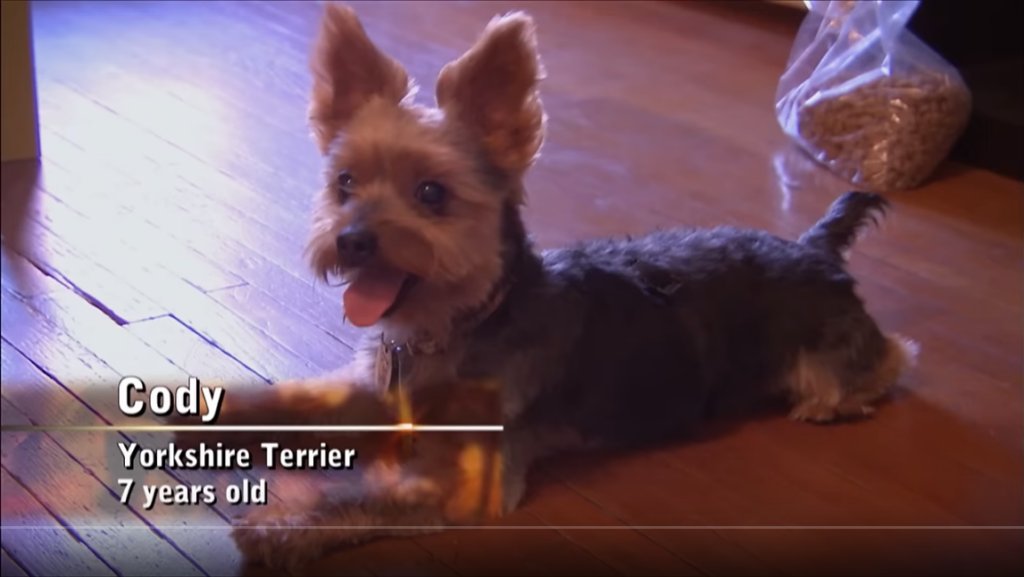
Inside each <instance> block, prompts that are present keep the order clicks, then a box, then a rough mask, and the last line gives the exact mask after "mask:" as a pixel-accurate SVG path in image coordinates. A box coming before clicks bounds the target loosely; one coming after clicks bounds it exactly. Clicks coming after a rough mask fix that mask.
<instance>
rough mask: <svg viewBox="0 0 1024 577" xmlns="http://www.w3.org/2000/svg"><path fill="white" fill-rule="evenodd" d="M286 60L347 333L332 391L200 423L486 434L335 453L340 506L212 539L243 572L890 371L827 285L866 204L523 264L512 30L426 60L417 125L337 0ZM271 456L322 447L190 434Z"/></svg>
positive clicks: (822, 406)
mask: <svg viewBox="0 0 1024 577" xmlns="http://www.w3.org/2000/svg"><path fill="white" fill-rule="evenodd" d="M311 66H312V72H313V79H314V84H313V90H312V103H311V108H310V121H311V124H312V127H313V130H314V133H315V137H316V141H317V143H318V145H319V148H320V151H321V152H322V153H323V155H324V157H325V159H326V166H327V170H326V177H325V186H324V188H323V191H322V192H321V193H320V195H319V198H318V205H317V208H316V210H315V212H314V215H313V235H312V240H311V242H310V245H309V256H310V259H311V263H312V267H313V268H314V270H315V271H316V272H317V273H318V274H319V275H320V276H322V277H323V278H325V279H328V278H331V277H335V278H338V279H340V280H342V281H343V282H345V283H347V289H346V291H345V295H344V312H345V315H346V316H347V318H348V320H349V321H350V322H352V323H353V324H355V325H357V326H360V327H366V328H367V329H369V330H368V331H367V332H368V338H367V341H366V345H365V346H364V347H362V348H361V349H360V350H359V351H358V352H357V354H356V358H355V360H354V362H353V363H352V364H351V365H350V366H348V367H346V368H345V369H344V370H342V371H341V372H339V373H338V374H334V375H329V376H326V377H323V378H322V379H317V380H315V381H301V382H288V383H280V384H277V385H275V386H273V387H267V388H266V389H265V390H263V391H260V392H255V393H243V392H240V391H239V392H234V393H229V394H228V395H227V398H226V401H225V405H224V412H223V413H222V415H221V417H220V420H219V421H218V423H219V424H244V423H253V424H256V423H258V424H263V425H268V424H328V423H344V424H350V425H357V424H381V423H396V422H398V420H399V419H400V418H401V419H402V420H403V422H405V420H406V419H412V420H413V422H416V423H423V424H465V425H473V424H497V423H500V424H503V425H504V427H505V428H504V431H503V432H455V433H444V432H441V433H437V432H424V433H418V434H417V435H416V439H415V445H414V447H413V452H412V453H411V454H409V453H403V451H401V450H400V449H401V447H400V443H399V441H401V439H400V438H396V435H392V434H381V433H363V434H351V435H350V436H345V437H338V440H339V442H344V443H346V447H356V448H358V450H359V457H358V459H359V465H358V466H357V471H358V472H351V471H350V472H348V475H349V476H350V477H353V476H354V477H357V478H358V479H359V484H360V485H361V487H360V488H359V490H358V491H357V490H356V489H354V488H353V487H351V486H350V483H343V482H340V481H328V480H326V479H328V478H327V477H322V478H321V477H317V479H318V480H316V481H309V482H310V483H313V485H309V484H307V485H304V488H303V489H301V490H298V489H297V490H292V491H289V490H288V489H287V486H288V485H287V483H284V482H283V481H282V483H281V484H279V485H277V487H278V494H277V497H276V499H275V500H274V501H273V502H272V503H271V504H269V505H266V506H263V507H255V508H253V510H252V511H251V512H250V513H249V514H247V515H246V516H245V517H244V518H242V519H240V520H239V521H238V523H237V526H236V530H235V533H234V536H235V540H236V542H237V543H238V545H239V547H240V548H241V549H242V551H243V552H244V553H246V554H248V555H249V556H252V557H255V558H256V559H258V560H262V561H264V562H266V563H268V564H270V565H273V566H277V567H292V566H294V565H296V564H300V563H303V562H305V561H307V560H310V559H313V558H315V557H317V556H319V555H320V554H322V553H324V552H326V551H327V550H328V549H331V548H334V547H337V546H344V545H351V544H354V543H358V542H362V541H366V540H368V539H371V538H374V537H379V536H386V535H387V536H394V535H410V534H416V533H422V532H427V531H432V530H437V529H439V528H442V527H444V526H451V525H458V524H462V525H466V524H476V523H481V522H484V521H485V520H486V519H488V518H493V517H495V516H498V515H502V514H505V513H507V512H509V511H511V510H512V509H514V508H515V507H517V505H518V504H519V503H520V500H521V499H522V498H523V495H524V491H525V483H526V477H527V472H528V470H529V469H530V467H531V464H533V463H535V462H536V461H537V460H538V459H540V458H543V457H546V456H549V455H552V454H554V453H557V452H565V451H582V450H595V449H602V450H603V449H628V448H631V447H639V446H645V445H651V444H653V443H657V442H661V441H665V440H669V439H673V438H678V437H679V436H680V435H683V434H685V433H686V432H687V431H688V430H690V428H691V427H692V426H693V425H694V424H696V423H700V422H701V421H703V420H705V419H707V418H708V417H710V416H712V415H715V414H720V412H721V411H722V410H724V409H725V408H727V407H734V406H738V405H743V404H745V403H747V402H750V401H757V400H759V399H762V398H766V397H769V396H773V395H783V396H788V397H789V398H790V399H791V400H792V403H793V409H792V413H791V416H792V417H793V418H794V419H798V420H806V421H814V422H827V421H832V420H835V419H839V418H844V417H852V416H863V415H867V414H869V413H871V412H872V404H873V403H875V402H876V401H878V400H879V399H880V398H881V397H882V396H883V395H884V394H885V393H886V390H887V389H888V388H889V387H890V386H891V385H893V384H894V383H895V382H896V381H897V379H898V378H899V377H900V375H901V373H902V372H903V371H904V370H905V368H907V367H908V366H909V365H910V364H911V363H912V361H913V358H914V355H915V352H916V351H915V346H914V345H913V343H911V342H909V341H904V340H902V339H900V338H898V337H894V336H887V335H885V334H883V333H882V332H881V331H880V329H879V327H878V325H877V324H876V323H875V321H874V320H873V319H872V317H871V316H869V315H868V313H867V312H866V311H865V308H864V305H863V303H862V301H861V299H860V298H859V297H858V296H857V294H856V292H855V281H854V279H853V278H852V277H851V276H850V274H849V273H848V272H847V268H846V261H845V252H846V251H847V250H849V249H850V248H851V246H852V244H853V243H854V241H855V239H856V236H857V233H858V232H859V231H860V230H861V229H862V228H864V227H865V226H866V225H868V224H870V223H872V222H873V221H874V220H875V219H876V218H877V217H879V216H881V215H882V214H883V213H884V211H885V208H886V206H887V203H886V201H885V200H884V199H883V198H881V197H880V196H877V195H873V194H868V193H859V192H852V193H848V194H846V195H844V196H842V197H841V198H839V199H838V200H837V201H836V202H835V204H834V205H833V206H832V207H831V209H830V211H829V213H828V214H827V215H825V217H824V218H823V219H822V220H821V221H820V222H818V223H817V224H815V225H814V226H813V227H812V228H811V229H810V230H809V231H808V232H807V233H806V234H804V235H803V236H802V237H801V238H800V239H799V240H797V241H796V242H792V241H787V240H783V239H781V238H778V237H776V236H772V235H770V234H767V233H765V232H759V231H752V230H737V229H733V228H724V227H723V228H715V229H709V230H701V229H677V230H666V231H659V232H655V233H653V234H650V235H648V236H644V237H637V238H630V239H619V240H595V241H589V242H583V243H581V244H578V245H575V246H571V247H567V248H561V249H556V250H549V251H545V252H538V251H535V250H534V249H533V248H532V247H531V244H530V241H529V239H528V236H527V233H526V231H525V229H524V225H523V220H522V217H521V215H520V208H521V206H522V205H523V203H524V200H525V197H526V193H525V190H524V185H523V177H524V175H525V173H526V171H527V169H529V168H530V165H531V164H532V163H533V162H534V160H535V159H536V158H537V156H538V154H539V151H540V148H541V143H542V141H543V138H544V127H545V115H544V110H543V109H542V106H541V100H540V98H539V96H538V83H539V81H540V80H541V78H542V76H543V69H542V67H541V63H540V61H539V59H538V54H537V46H536V40H535V36H534V24H533V22H532V20H531V19H530V18H529V17H528V16H526V15H524V14H522V13H515V14H510V15H506V16H503V17H499V18H496V19H495V20H493V21H492V22H491V23H490V24H489V25H488V26H487V28H486V29H485V30H484V32H483V34H482V36H481V37H480V38H479V40H478V41H477V42H476V44H475V45H474V46H473V47H472V48H471V49H470V50H469V51H468V52H467V53H466V54H465V55H463V56H462V57H461V58H459V59H458V60H456V61H454V62H452V63H450V64H448V65H447V66H445V67H444V69H443V70H442V71H441V73H440V77H439V78H438V80H437V92H436V100H437V106H436V108H426V107H420V106H416V105H414V104H413V103H412V98H411V97H412V94H413V93H414V85H413V83H412V81H411V79H410V78H409V76H408V75H407V73H406V71H405V69H404V68H403V67H402V66H401V65H400V64H399V63H398V62H396V61H394V60H392V59H391V58H389V57H388V56H386V55H385V54H383V53H381V51H380V50H378V48H377V47H376V46H375V45H374V44H373V43H372V42H371V40H370V39H369V38H368V37H367V35H366V33H365V32H364V29H363V27H362V26H361V24H360V22H359V20H358V19H357V17H356V15H355V14H354V13H353V12H352V11H351V10H350V9H349V8H347V7H344V6H342V5H338V4H329V5H328V6H327V8H326V11H325V13H324V15H323V19H322V26H321V29H320V33H319V38H318V39H317V41H316V45H315V50H314V52H313V56H312V63H311ZM396 383H397V384H398V385H400V387H399V388H400V389H401V391H404V392H405V393H407V396H402V395H396V394H393V393H394V392H395V390H396V387H395V386H394V385H395V384H396ZM399 398H411V404H410V406H411V407H412V409H413V411H414V412H413V414H411V415H410V414H407V413H405V412H403V411H404V409H405V408H406V406H407V405H406V404H404V403H400V402H396V399H399ZM204 436H206V435H193V434H187V433H186V434H181V435H179V442H181V443H183V444H195V443H197V442H199V441H201V440H203V439H202V437H204ZM275 439H276V440H281V441H282V442H289V443H292V444H294V445H302V444H311V445H312V446H317V445H319V442H320V441H321V440H324V438H320V437H318V438H314V439H306V440H303V441H300V440H297V439H291V440H288V439H286V435H284V434H283V433H282V434H278V435H275V436H271V435H260V436H245V435H241V436H238V437H234V438H217V439H213V440H214V441H224V442H231V443H233V444H236V445H246V444H250V443H258V442H264V441H269V440H275ZM360 472H361V473H360ZM276 474H278V473H275V475H276ZM281 474H282V475H284V473H281ZM272 529H277V530H272Z"/></svg>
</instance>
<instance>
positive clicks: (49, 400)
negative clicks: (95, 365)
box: [2, 341, 243, 575]
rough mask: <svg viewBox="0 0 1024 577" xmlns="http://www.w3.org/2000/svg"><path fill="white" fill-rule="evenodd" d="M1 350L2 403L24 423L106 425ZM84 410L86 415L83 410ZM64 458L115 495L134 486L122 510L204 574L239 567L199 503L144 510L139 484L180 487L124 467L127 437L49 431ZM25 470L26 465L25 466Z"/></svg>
mask: <svg viewBox="0 0 1024 577" xmlns="http://www.w3.org/2000/svg"><path fill="white" fill-rule="evenodd" d="M2 347H3V349H2V350H3V365H2V366H3V374H4V379H5V380H6V381H7V383H19V384H20V386H12V385H11V384H8V385H7V390H5V391H4V392H3V399H4V401H6V402H7V403H9V404H10V405H11V406H12V407H14V408H15V409H17V410H18V411H19V412H20V413H21V415H23V416H24V417H25V418H26V419H27V420H28V421H30V422H31V423H32V424H35V425H43V426H68V425H71V426H81V425H103V424H105V423H104V422H103V421H102V419H100V418H99V416H97V415H95V413H91V412H90V411H88V410H87V409H86V408H84V407H80V408H79V407H76V408H72V407H75V406H76V405H80V404H81V401H79V400H78V399H76V398H74V397H73V396H71V394H70V393H68V392H67V391H66V390H65V389H64V388H63V387H61V386H60V385H59V384H58V383H56V382H54V381H53V380H51V379H50V378H49V377H47V376H46V375H45V374H43V373H42V372H40V371H39V369H37V368H35V367H34V366H32V365H31V364H30V363H29V361H28V360H27V359H25V357H23V356H22V355H21V353H19V352H17V351H16V350H15V349H14V348H13V347H12V346H10V345H9V344H8V343H7V342H6V341H3V342H2ZM29 383H31V386H33V387H34V388H35V389H36V391H34V393H33V394H22V395H18V394H17V393H18V392H24V389H25V388H26V387H27V386H30V385H29ZM82 409H86V410H82ZM47 436H48V438H49V439H51V440H52V441H53V442H55V443H56V444H57V445H58V446H59V447H60V448H61V450H63V451H64V452H65V453H66V454H67V455H68V456H71V457H72V458H74V460H75V461H77V462H78V463H79V464H80V465H81V466H82V468H83V469H84V471H85V472H87V473H89V474H90V475H91V476H92V477H94V478H95V479H97V480H99V481H101V482H102V483H103V484H104V485H105V486H106V488H107V490H108V491H109V492H111V493H113V494H114V495H120V493H121V492H122V491H123V490H124V487H123V486H122V485H121V484H120V481H121V479H131V480H132V481H134V482H135V483H136V488H135V489H134V490H133V492H132V495H131V498H130V499H129V501H128V504H127V505H122V506H128V507H130V508H131V509H132V510H133V512H134V513H135V514H136V515H138V516H139V517H141V518H143V519H145V520H146V521H147V523H148V524H150V525H152V526H154V527H158V528H159V531H160V533H161V534H162V535H163V536H164V537H165V538H167V539H169V540H170V541H171V542H173V543H174V545H175V547H176V548H177V549H178V550H180V551H181V552H182V553H184V554H185V555H187V556H188V557H189V558H190V559H192V560H193V561H194V562H195V563H196V564H197V565H199V566H200V567H201V568H202V569H203V570H204V571H205V572H206V573H207V574H209V575H235V574H236V573H237V570H238V568H239V567H241V566H242V565H243V563H242V559H241V556H240V555H239V553H238V551H237V550H233V549H230V548H225V547H224V546H223V545H222V544H221V543H220V540H221V539H223V537H224V535H226V534H227V531H228V529H229V528H230V525H229V524H228V523H227V521H225V519H224V518H223V517H221V516H220V515H219V514H218V513H216V511H215V510H214V509H212V508H210V507H208V506H207V505H204V504H202V503H198V504H194V505H165V504H162V503H159V502H158V503H155V504H154V506H153V507H152V508H150V509H148V510H147V509H146V508H145V498H146V497H145V494H144V490H143V489H142V488H141V487H142V486H143V485H150V486H160V485H167V486H172V487H177V486H179V485H181V484H182V483H181V482H180V480H179V479H175V478H173V477H171V476H170V475H168V474H167V473H166V472H164V471H161V470H153V471H145V470H140V469H138V468H136V469H134V470H127V469H125V467H124V464H123V462H122V459H121V458H120V455H119V452H118V450H117V449H116V447H115V444H116V443H130V442H132V439H131V438H130V437H128V436H126V435H120V434H110V433H91V432H73V433H72V432H54V433H49V434H47ZM25 466H26V467H27V466H28V465H25ZM225 486H226V484H225V483H219V484H218V485H217V486H216V490H217V491H218V495H219V497H218V499H219V500H223V499H224V489H225Z"/></svg>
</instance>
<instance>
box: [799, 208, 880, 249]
mask: <svg viewBox="0 0 1024 577" xmlns="http://www.w3.org/2000/svg"><path fill="white" fill-rule="evenodd" d="M889 207H890V205H889V201H888V200H886V199H885V198H884V197H883V196H881V195H878V194H874V193H870V192H847V193H846V194H844V195H843V196H841V197H839V199H838V200H836V201H835V202H834V203H832V206H831V207H829V209H828V214H826V215H825V217H824V218H822V219H821V220H819V221H818V222H817V223H816V224H815V225H814V226H812V227H811V229H810V230H808V231H807V232H805V233H804V234H803V236H801V237H800V239H799V240H798V241H797V242H799V243H800V244H803V245H805V246H808V247H811V248H814V249H817V250H820V251H823V252H827V253H829V254H831V255H834V256H835V257H837V258H840V259H844V260H845V255H846V254H847V252H848V251H849V250H850V249H851V248H853V244H854V243H855V242H856V241H857V236H858V235H859V234H860V233H861V232H862V231H863V230H864V228H865V227H867V226H868V225H876V226H877V225H878V221H879V218H881V217H883V216H885V213H886V212H887V211H888V210H889Z"/></svg>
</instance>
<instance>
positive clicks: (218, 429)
mask: <svg viewBox="0 0 1024 577" xmlns="http://www.w3.org/2000/svg"><path fill="white" fill-rule="evenodd" d="M2 430H3V432H5V433H8V432H12V433H13V432H26V433H33V432H34V433H70V432H93V433H96V432H114V433H131V432H168V433H172V432H174V433H176V432H181V433H187V432H200V431H201V432H204V433H380V432H396V431H398V432H410V431H415V432H424V433H430V432H434V433H441V432H448V433H473V432H480V433H484V432H501V431H504V430H505V427H504V426H502V425H415V424H411V423H404V424H396V425H80V426H78V425H68V426H53V427H47V426H36V425H24V426H22V425H3V427H2Z"/></svg>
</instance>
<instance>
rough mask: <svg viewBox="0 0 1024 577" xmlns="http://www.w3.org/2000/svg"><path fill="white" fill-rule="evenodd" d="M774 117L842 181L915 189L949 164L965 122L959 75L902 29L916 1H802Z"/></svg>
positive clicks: (966, 98)
mask: <svg viewBox="0 0 1024 577" xmlns="http://www.w3.org/2000/svg"><path fill="white" fill-rule="evenodd" d="M806 3H807V6H808V8H809V14H808V15H807V17H806V19H805V20H804V23H803V25H802V26H801V27H800V32H799V33H798V34H797V39H796V42H795V44H794V46H793V51H792V53H791V54H790V58H789V62H788V64H787V65H786V71H785V73H784V74H783V75H782V78H781V80H780V81H779V87H778V91H777V93H776V97H775V113H776V116H777V117H778V120H779V124H780V125H781V126H782V129H783V130H784V131H785V133H786V134H787V135H789V137H790V138H792V139H793V140H794V141H796V143H797V144H799V145H800V147H801V148H803V149H804V150H805V151H806V152H807V153H808V154H810V155H811V156H812V157H813V158H814V159H815V160H817V161H818V162H820V163H821V164H823V165H825V166H827V167H828V168H829V169H831V170H832V171H833V172H834V173H836V174H837V175H839V176H840V177H842V178H844V179H846V180H849V181H850V182H852V183H854V184H856V185H858V186H860V187H864V188H868V189H872V190H876V191H896V190H904V189H908V188H913V187H915V186H917V185H919V184H921V183H922V182H923V181H924V180H925V179H927V178H928V177H929V176H930V175H931V174H932V173H933V172H934V171H935V169H936V168H938V166H939V164H941V163H942V161H943V160H945V159H946V157H947V156H948V155H949V152H950V150H952V148H953V145H954V144H956V141H957V139H958V138H959V137H960V135H961V134H963V131H964V129H965V128H966V127H967V122H968V120H969V118H970V114H971V94H970V91H969V90H968V88H967V85H966V84H965V83H964V80H963V78H962V77H961V76H960V73H959V72H958V71H957V70H956V68H954V67H953V66H952V65H951V64H949V63H948V62H946V61H945V60H944V59H943V58H942V57H941V56H939V55H938V54H937V53H936V52H935V51H934V50H932V49H931V48H929V47H928V46H927V45H926V44H925V43H924V42H922V41H921V40H920V39H919V38H917V37H916V36H914V34H913V33H911V32H910V31H909V30H907V29H906V26H907V22H908V21H909V20H910V17H911V16H912V15H913V14H914V11H915V10H916V9H917V7H918V5H919V4H920V2H919V0H836V1H817V0H808V1H807V2H806Z"/></svg>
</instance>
